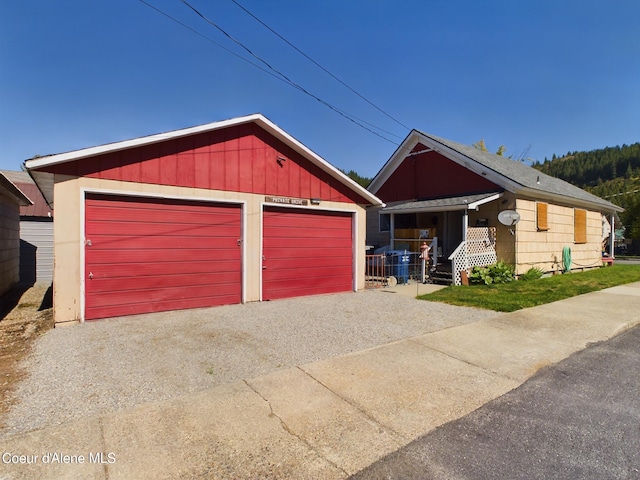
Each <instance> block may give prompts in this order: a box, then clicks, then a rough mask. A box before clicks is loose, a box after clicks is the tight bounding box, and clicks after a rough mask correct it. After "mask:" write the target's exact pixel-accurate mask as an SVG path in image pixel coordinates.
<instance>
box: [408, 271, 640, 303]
mask: <svg viewBox="0 0 640 480" xmlns="http://www.w3.org/2000/svg"><path fill="white" fill-rule="evenodd" d="M638 281H640V265H613V266H611V267H606V268H599V269H597V270H589V271H586V272H576V273H568V274H565V275H555V276H552V277H548V278H541V279H539V280H532V281H522V280H520V281H516V282H511V283H505V284H500V285H471V286H468V287H465V286H461V287H456V286H451V287H447V288H444V289H442V290H438V291H437V292H434V293H429V294H427V295H421V296H419V297H418V298H419V299H420V300H429V301H433V302H444V303H450V304H452V305H463V306H468V307H478V308H486V309H489V310H495V311H498V312H513V311H515V310H520V309H521V308H527V307H534V306H536V305H542V304H544V303H550V302H555V301H556V300H562V299H563V298H569V297H573V296H576V295H581V294H583V293H588V292H593V291H596V290H602V289H603V288H609V287H614V286H616V285H623V284H625V283H631V282H638Z"/></svg>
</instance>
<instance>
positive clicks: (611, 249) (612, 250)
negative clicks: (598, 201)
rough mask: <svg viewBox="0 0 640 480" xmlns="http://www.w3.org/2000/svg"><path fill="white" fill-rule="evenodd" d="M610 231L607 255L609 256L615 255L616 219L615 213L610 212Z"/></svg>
mask: <svg viewBox="0 0 640 480" xmlns="http://www.w3.org/2000/svg"><path fill="white" fill-rule="evenodd" d="M610 218H611V233H610V234H609V256H610V257H611V258H614V257H615V255H614V254H615V251H616V249H615V243H616V220H615V215H614V214H613V213H612V214H611V217H610Z"/></svg>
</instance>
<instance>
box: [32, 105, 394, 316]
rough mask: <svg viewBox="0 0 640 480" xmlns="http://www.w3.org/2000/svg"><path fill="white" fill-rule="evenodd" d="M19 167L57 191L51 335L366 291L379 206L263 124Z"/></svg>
mask: <svg viewBox="0 0 640 480" xmlns="http://www.w3.org/2000/svg"><path fill="white" fill-rule="evenodd" d="M25 165H26V167H27V168H28V169H29V171H30V173H31V175H32V176H33V178H34V179H35V180H36V182H38V179H39V177H42V178H43V179H44V174H53V178H54V181H53V188H51V186H50V184H49V185H46V184H45V183H44V181H43V184H42V185H39V186H41V190H42V191H43V193H44V194H45V196H46V197H48V198H47V201H48V202H50V204H53V203H54V200H55V209H56V212H57V215H56V222H55V224H54V257H55V267H54V318H55V321H56V322H57V323H60V322H69V321H84V320H94V319H100V318H106V317H114V316H121V315H132V314H139V313H149V312H157V311H168V310H178V309H185V308H198V307H208V306H215V305H224V304H233V303H242V302H247V301H259V300H276V299H281V298H287V297H295V296H302V295H316V294H324V293H334V292H345V291H354V290H359V289H362V288H364V253H365V231H366V228H365V210H364V208H365V207H366V206H367V205H378V206H379V205H381V201H380V200H379V199H378V198H377V197H375V196H374V195H372V194H371V193H369V192H367V191H366V190H365V189H363V188H362V187H360V186H359V185H358V184H356V183H355V182H353V181H352V180H351V179H349V178H348V177H346V176H345V175H343V174H342V173H341V172H340V171H339V170H337V169H336V168H334V167H333V166H331V165H330V164H329V163H328V162H326V161H325V160H323V159H322V158H320V157H319V156H318V155H316V154H315V153H313V152H312V151H311V150H309V149H308V148H307V147H305V146H304V145H302V144H301V143H300V142H298V141H297V140H295V139H294V138H293V137H291V136H289V135H288V134H287V133H286V132H284V131H283V130H281V129H280V128H279V127H277V126H276V125H274V124H273V123H272V122H270V121H269V120H268V119H266V118H265V117H263V116H262V115H250V116H247V117H241V118H235V119H231V120H226V121H223V122H216V123H211V124H208V125H202V126H199V127H193V128H188V129H184V130H177V131H173V132H168V133H163V134H159V135H153V136H149V137H142V138H138V139H133V140H127V141H123V142H118V143H113V144H109V145H102V146H98V147H92V148H87V149H83V150H78V151H74V152H68V153H63V154H59V155H51V156H47V157H39V158H36V159H32V160H28V161H26V162H25ZM38 183H39V182H38Z"/></svg>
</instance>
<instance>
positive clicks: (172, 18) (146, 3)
mask: <svg viewBox="0 0 640 480" xmlns="http://www.w3.org/2000/svg"><path fill="white" fill-rule="evenodd" d="M139 1H140V2H141V3H143V4H145V5H146V6H147V7H149V8H151V9H153V10H155V11H156V12H158V13H159V14H160V15H163V16H165V17H167V18H168V19H170V20H173V21H174V22H176V23H177V24H178V25H180V26H182V27H184V28H186V29H187V30H189V31H191V32H193V33H195V34H196V35H198V36H199V37H201V38H204V39H205V40H206V41H208V42H210V43H213V44H214V45H215V46H216V47H219V48H221V49H222V50H224V51H225V52H227V53H230V54H231V55H233V56H234V57H237V58H239V59H240V60H242V61H243V62H246V63H248V64H249V65H251V66H253V67H255V68H257V69H259V70H262V71H263V72H264V73H266V74H268V75H271V76H272V77H273V78H276V79H278V80H280V81H281V82H283V83H287V82H286V81H285V80H284V79H282V78H281V77H279V76H278V75H276V74H275V73H273V72H270V71H269V70H267V69H266V68H262V67H261V66H260V65H258V64H256V63H253V62H252V61H251V60H248V59H246V58H244V57H243V56H242V55H238V54H237V53H236V52H234V51H233V50H230V49H228V48H227V47H225V46H224V45H221V44H219V43H218V42H216V41H215V40H213V39H211V38H209V37H207V36H206V35H203V34H202V33H200V32H198V31H197V30H195V29H193V28H191V27H190V26H189V25H187V24H186V23H183V22H181V21H180V20H178V19H177V18H175V17H172V16H171V15H169V14H168V13H166V12H163V11H162V10H160V9H159V8H157V7H155V6H153V5H151V4H150V3H148V2H146V1H145V0H139Z"/></svg>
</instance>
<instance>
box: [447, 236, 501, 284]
mask: <svg viewBox="0 0 640 480" xmlns="http://www.w3.org/2000/svg"><path fill="white" fill-rule="evenodd" d="M449 260H451V270H452V273H453V283H454V284H455V285H461V284H462V278H461V276H460V272H461V271H462V270H466V271H467V272H468V271H469V270H470V269H471V268H473V267H484V266H486V265H491V264H494V263H496V262H497V261H498V256H497V254H496V227H469V228H468V229H467V240H466V241H464V240H463V241H462V243H460V245H458V247H457V248H456V249H455V250H454V251H453V253H452V254H451V255H450V256H449Z"/></svg>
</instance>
